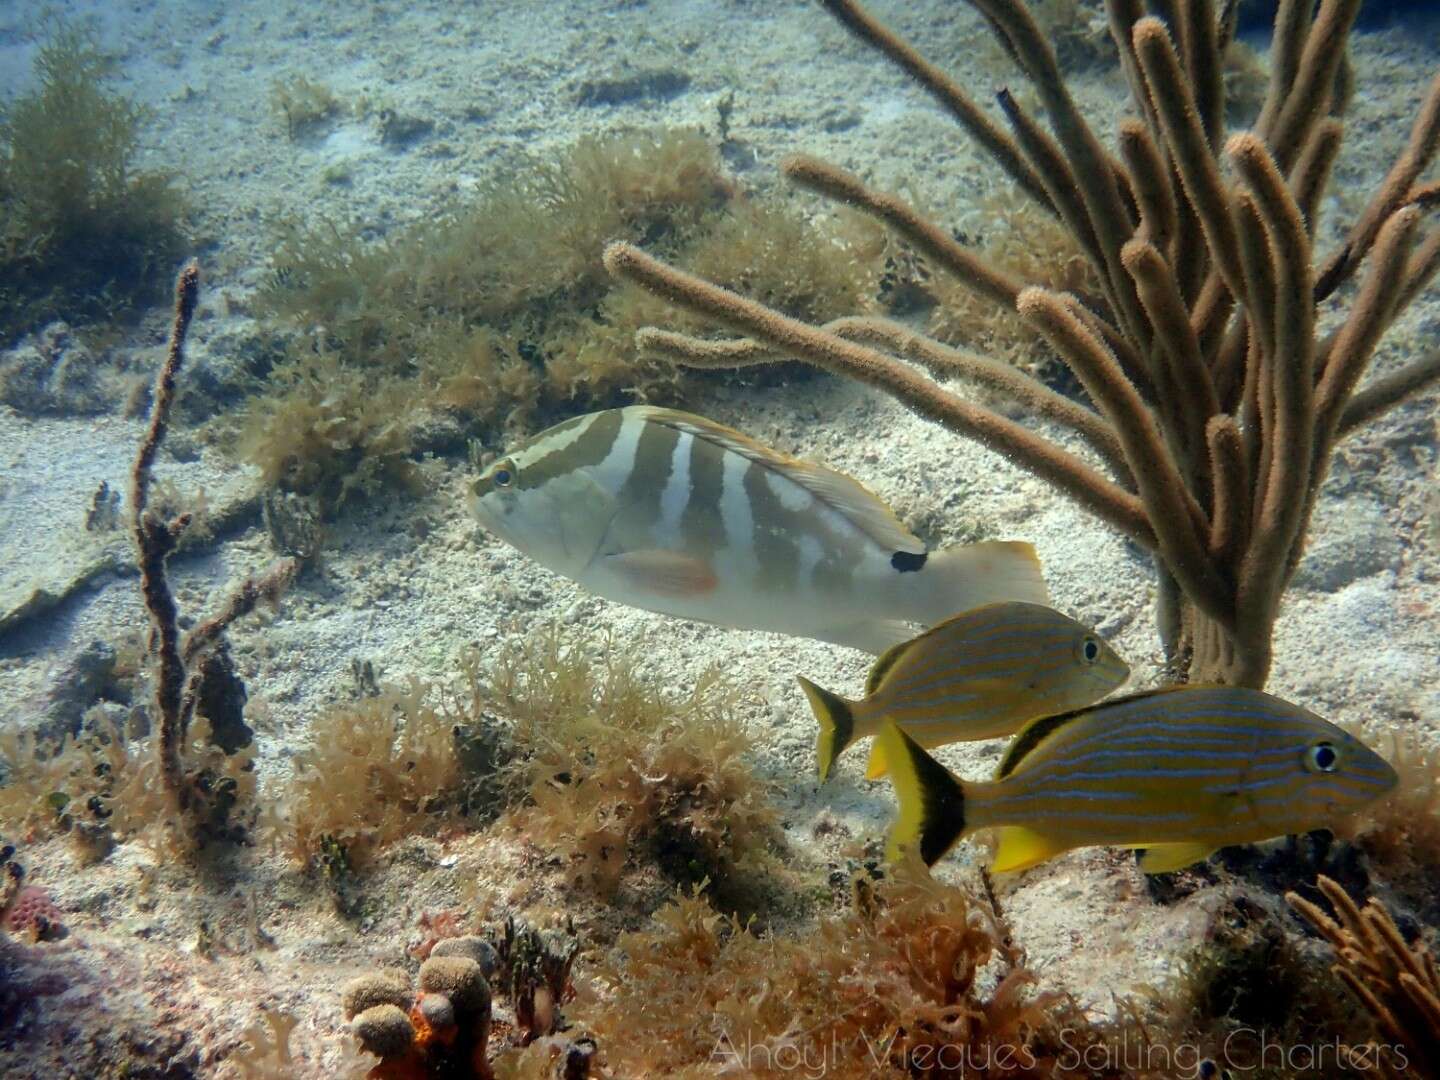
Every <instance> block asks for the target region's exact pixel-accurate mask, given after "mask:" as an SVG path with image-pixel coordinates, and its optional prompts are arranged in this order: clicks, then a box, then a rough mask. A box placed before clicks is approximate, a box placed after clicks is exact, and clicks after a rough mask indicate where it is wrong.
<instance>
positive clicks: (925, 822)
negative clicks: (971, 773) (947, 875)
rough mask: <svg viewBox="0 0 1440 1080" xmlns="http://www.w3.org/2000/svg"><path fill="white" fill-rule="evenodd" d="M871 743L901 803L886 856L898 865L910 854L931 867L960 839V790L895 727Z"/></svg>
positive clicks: (962, 832)
mask: <svg viewBox="0 0 1440 1080" xmlns="http://www.w3.org/2000/svg"><path fill="white" fill-rule="evenodd" d="M875 738H876V745H877V746H878V747H879V748H880V750H881V752H882V753H883V754H884V755H885V764H886V765H887V766H888V767H889V770H890V782H891V783H892V784H894V785H895V795H896V797H897V798H898V799H899V800H900V813H899V816H897V817H896V819H895V824H894V825H893V826H891V828H890V840H889V845H888V846H887V848H886V856H887V857H888V858H889V859H890V861H891V862H899V861H900V860H901V859H902V858H903V857H904V854H905V852H906V851H914V852H916V853H917V854H919V856H920V858H921V859H923V860H924V861H925V865H926V866H934V865H935V863H937V862H939V861H940V859H941V857H942V856H944V854H945V853H946V852H947V851H949V850H950V849H951V848H952V847H954V846H955V844H956V842H957V841H958V840H959V839H960V838H961V837H962V836H964V835H965V787H964V785H963V784H962V783H961V782H960V781H959V780H957V779H956V778H955V777H954V776H952V775H951V774H950V771H949V770H948V769H946V768H945V766H944V765H941V764H940V763H939V762H938V761H936V760H935V759H934V758H932V757H931V756H930V755H929V754H927V753H926V752H925V751H924V750H922V749H920V744H919V743H917V742H916V741H915V740H914V739H912V738H910V736H909V735H906V734H905V733H904V732H903V731H901V730H900V729H899V728H898V727H896V726H895V725H894V724H886V725H885V727H884V728H883V729H882V730H881V732H880V734H879V735H877V736H876V737H875Z"/></svg>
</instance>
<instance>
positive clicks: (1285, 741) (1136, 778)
mask: <svg viewBox="0 0 1440 1080" xmlns="http://www.w3.org/2000/svg"><path fill="white" fill-rule="evenodd" d="M879 739H880V741H881V742H882V743H883V744H884V746H885V756H886V760H887V761H889V763H890V771H891V780H892V782H893V783H894V785H895V791H896V794H897V795H898V796H899V800H900V814H899V817H898V818H897V819H896V822H895V825H894V827H893V828H892V830H891V833H890V855H891V857H892V858H898V857H900V855H901V854H902V853H903V851H905V850H914V851H917V852H918V853H919V855H920V857H921V858H923V859H924V860H925V862H926V863H927V864H934V863H935V862H936V861H937V860H939V859H940V857H941V856H943V855H944V854H945V853H946V852H947V851H949V850H950V848H951V847H953V846H954V845H955V843H956V842H957V841H959V840H960V839H961V837H963V836H966V835H967V834H969V833H971V832H973V831H974V830H976V829H984V828H995V829H997V830H998V832H999V840H1000V846H999V849H998V851H997V852H996V855H995V862H994V865H993V866H992V869H994V870H997V871H1007V870H1023V869H1025V868H1026V867H1029V866H1033V865H1035V864H1036V863H1038V862H1042V861H1043V860H1045V859H1048V858H1051V857H1052V856H1054V855H1058V854H1059V853H1061V852H1063V851H1069V850H1071V849H1072V848H1081V847H1090V846H1093V845H1097V844H1106V845H1114V846H1116V847H1128V848H1144V849H1145V854H1144V856H1143V857H1142V858H1141V860H1140V868H1141V869H1142V870H1144V871H1145V872H1146V873H1147V874H1155V873H1163V872H1166V871H1170V870H1179V869H1180V868H1181V867H1184V866H1189V865H1190V864H1191V863H1194V862H1199V861H1200V860H1202V859H1204V858H1206V857H1207V856H1209V855H1210V854H1211V853H1212V852H1213V851H1215V850H1216V849H1217V848H1220V847H1224V846H1226V845H1228V844H1245V843H1253V842H1255V841H1257V840H1266V839H1269V838H1270V837H1275V836H1286V835H1290V834H1293V833H1302V832H1309V831H1310V830H1312V829H1320V828H1325V827H1327V826H1330V825H1333V824H1334V823H1335V821H1336V820H1337V819H1339V818H1341V817H1343V816H1345V815H1346V814H1351V813H1354V812H1355V811H1357V810H1359V809H1360V808H1361V807H1363V806H1365V805H1366V804H1367V803H1370V802H1372V801H1374V800H1376V799H1378V798H1380V797H1381V796H1383V795H1385V794H1386V793H1387V792H1389V791H1390V790H1392V789H1393V788H1394V787H1395V784H1396V780H1397V778H1396V775H1395V770H1394V769H1392V768H1391V767H1390V766H1389V764H1388V763H1387V762H1386V761H1385V759H1384V758H1382V757H1380V756H1379V755H1378V754H1376V753H1375V752H1374V751H1372V750H1370V749H1369V748H1368V747H1366V746H1365V745H1364V744H1363V743H1361V742H1360V741H1359V740H1357V739H1355V738H1354V737H1353V736H1351V735H1348V734H1346V733H1345V732H1344V731H1342V730H1341V729H1340V728H1338V727H1336V726H1335V725H1334V724H1331V723H1329V722H1328V721H1326V720H1322V719H1321V718H1320V717H1318V716H1316V715H1315V714H1314V713H1311V712H1307V711H1306V710H1305V709H1302V708H1300V707H1299V706H1298V705H1292V704H1290V703H1289V702H1287V701H1282V700H1281V699H1279V698H1277V697H1272V696H1271V695H1269V694H1264V693H1261V692H1260V691H1258V690H1245V689H1241V688H1239V687H1224V686H1204V687H1201V686H1184V687H1173V688H1170V689H1167V690H1159V691H1153V692H1150V693H1146V694H1136V695H1134V696H1132V697H1125V698H1117V699H1116V700H1114V701H1110V702H1105V703H1104V704H1101V705H1097V706H1094V707H1093V708H1089V709H1081V710H1078V711H1076V712H1072V713H1067V714H1065V715H1062V716H1053V717H1044V718H1042V719H1039V720H1035V721H1033V722H1032V723H1031V724H1029V725H1028V726H1027V727H1025V728H1024V729H1023V730H1022V731H1021V732H1020V734H1019V735H1017V736H1016V737H1015V740H1014V742H1013V743H1012V744H1011V746H1010V748H1009V750H1008V751H1007V752H1006V754H1005V758H1004V760H1003V761H1002V762H1001V763H1000V768H999V771H998V772H997V774H996V777H995V779H994V780H993V781H991V782H989V783H966V782H962V781H961V780H959V779H957V778H956V777H955V776H953V775H952V774H951V773H950V772H949V771H948V770H947V769H946V768H945V767H944V766H943V765H941V764H940V763H939V762H937V761H936V760H935V759H934V758H932V757H930V756H929V755H928V754H927V753H925V751H924V750H922V749H921V748H920V747H919V746H918V745H916V743H915V742H914V740H913V739H911V738H909V737H908V736H907V735H905V733H904V732H902V731H901V730H900V729H899V728H897V727H895V725H893V724H890V725H887V727H886V728H885V730H883V731H882V732H881V733H880V736H879Z"/></svg>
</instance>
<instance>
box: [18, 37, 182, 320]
mask: <svg viewBox="0 0 1440 1080" xmlns="http://www.w3.org/2000/svg"><path fill="white" fill-rule="evenodd" d="M107 68H108V64H107V61H106V59H105V57H104V56H102V55H101V53H100V52H99V50H98V48H97V46H96V43H95V40H94V38H93V37H92V36H91V35H90V34H88V33H87V32H85V31H83V30H81V29H77V28H75V27H73V26H69V25H66V24H58V25H57V26H56V28H55V29H54V30H53V32H52V33H51V36H50V39H49V40H48V41H47V42H46V43H45V44H44V45H43V46H41V48H40V50H39V53H38V55H37V56H36V58H35V77H36V81H37V84H38V85H37V86H36V88H35V89H34V90H32V91H31V92H30V93H28V94H25V95H22V96H20V97H18V98H15V99H14V100H11V101H9V102H7V103H6V104H5V105H4V106H3V108H0V342H5V341H9V340H11V339H13V338H14V337H15V336H17V335H19V334H21V333H24V332H25V331H27V330H29V329H32V328H34V327H35V326H37V325H39V324H40V323H42V322H44V321H46V320H48V319H54V318H64V319H66V320H68V321H72V322H73V321H77V320H81V319H96V320H100V319H113V318H115V317H117V316H119V315H122V314H124V313H125V312H127V311H128V310H130V309H131V308H133V307H134V306H136V305H137V304H140V303H142V302H145V301H149V300H152V299H157V298H159V297H160V296H162V295H163V294H164V290H165V288H166V286H167V285H168V284H169V281H170V275H171V272H172V271H173V269H174V265H173V264H174V262H175V261H176V259H177V258H178V257H179V256H180V254H181V250H182V247H183V243H184V235H183V230H182V218H183V216H184V213H185V209H186V207H185V201H184V199H183V197H182V196H181V195H180V193H179V192H178V191H177V190H176V187H175V183H174V178H173V177H172V176H171V175H170V174H168V173H164V172H154V171H145V170H142V169H139V168H137V167H136V157H137V151H138V140H139V134H140V129H141V127H142V125H143V124H144V123H145V121H146V119H147V113H146V110H145V109H144V108H143V107H141V106H140V105H137V104H136V103H135V102H133V101H131V100H129V99H127V98H125V97H122V96H118V95H115V94H111V93H109V92H107V90H106V89H105V79H106V74H107Z"/></svg>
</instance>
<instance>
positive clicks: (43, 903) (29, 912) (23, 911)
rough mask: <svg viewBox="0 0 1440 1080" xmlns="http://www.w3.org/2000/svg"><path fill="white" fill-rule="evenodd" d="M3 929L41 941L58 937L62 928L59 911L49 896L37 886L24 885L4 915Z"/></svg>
mask: <svg viewBox="0 0 1440 1080" xmlns="http://www.w3.org/2000/svg"><path fill="white" fill-rule="evenodd" d="M5 929H6V930H8V931H10V933H12V934H27V935H29V936H30V937H33V938H35V939H36V940H37V941H43V940H48V939H50V938H54V937H59V936H60V934H61V932H62V931H63V929H64V927H63V926H62V924H61V921H60V909H59V908H57V907H56V906H55V905H54V903H52V902H51V900H50V894H49V893H47V892H46V891H45V890H44V889H42V888H40V886H38V885H26V886H25V887H24V888H23V889H21V890H20V891H19V892H18V893H17V894H16V895H15V902H14V903H12V904H11V905H10V910H9V911H7V912H6V913H5Z"/></svg>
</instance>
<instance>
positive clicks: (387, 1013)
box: [350, 1005, 415, 1058]
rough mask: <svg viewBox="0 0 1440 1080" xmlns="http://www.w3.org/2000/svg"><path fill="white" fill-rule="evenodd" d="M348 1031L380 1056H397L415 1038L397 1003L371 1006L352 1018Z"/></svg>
mask: <svg viewBox="0 0 1440 1080" xmlns="http://www.w3.org/2000/svg"><path fill="white" fill-rule="evenodd" d="M350 1030H351V1031H353V1032H354V1033H355V1037H356V1038H357V1039H359V1040H360V1045H361V1046H363V1047H365V1049H366V1050H369V1051H370V1053H372V1054H374V1055H376V1056H377V1057H381V1058H393V1057H399V1056H400V1055H401V1054H404V1053H405V1052H406V1051H407V1050H409V1049H410V1045H411V1044H412V1043H413V1042H414V1041H415V1028H414V1027H413V1026H412V1025H411V1023H410V1017H408V1016H406V1015H405V1012H404V1010H403V1009H401V1008H400V1007H399V1006H398V1005H375V1006H372V1007H371V1008H369V1009H366V1010H365V1011H364V1012H362V1013H361V1014H360V1015H359V1016H357V1017H355V1019H354V1021H352V1023H351V1025H350Z"/></svg>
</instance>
